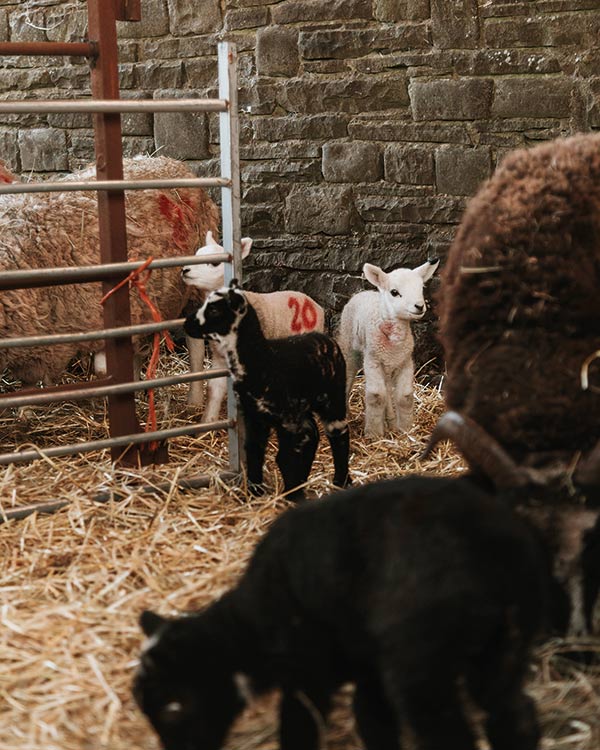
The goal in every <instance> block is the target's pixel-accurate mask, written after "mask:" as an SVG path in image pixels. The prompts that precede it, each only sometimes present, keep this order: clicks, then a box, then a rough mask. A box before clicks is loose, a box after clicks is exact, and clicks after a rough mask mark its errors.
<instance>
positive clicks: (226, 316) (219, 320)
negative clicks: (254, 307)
mask: <svg viewBox="0 0 600 750" xmlns="http://www.w3.org/2000/svg"><path fill="white" fill-rule="evenodd" d="M247 309H248V302H247V301H246V297H245V296H244V293H243V291H242V290H241V289H240V288H239V286H238V284H237V281H236V280H235V279H233V280H232V281H231V283H230V285H229V286H228V287H222V288H221V289H217V290H215V291H214V292H211V293H210V294H209V295H208V297H207V298H206V301H205V302H204V304H203V305H201V306H200V307H199V308H198V309H197V310H196V311H195V312H193V313H191V314H190V315H188V316H187V318H186V320H185V324H184V326H183V327H184V330H185V332H186V333H187V335H188V336H191V337H192V338H196V339H201V338H204V339H209V340H218V339H221V338H223V337H225V336H227V335H228V334H229V333H231V332H232V331H235V330H236V329H237V326H238V324H239V321H240V320H241V318H243V317H244V315H245V314H246V310H247Z"/></svg>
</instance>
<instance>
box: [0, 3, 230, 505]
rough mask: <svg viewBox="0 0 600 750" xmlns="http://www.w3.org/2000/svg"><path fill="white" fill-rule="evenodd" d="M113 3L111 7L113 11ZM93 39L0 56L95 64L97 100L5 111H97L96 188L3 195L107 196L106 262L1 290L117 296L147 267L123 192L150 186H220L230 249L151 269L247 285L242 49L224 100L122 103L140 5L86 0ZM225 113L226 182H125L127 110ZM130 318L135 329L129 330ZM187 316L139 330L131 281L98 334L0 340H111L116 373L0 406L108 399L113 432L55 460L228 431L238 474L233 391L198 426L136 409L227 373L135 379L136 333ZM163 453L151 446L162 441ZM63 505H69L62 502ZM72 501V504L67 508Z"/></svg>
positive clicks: (116, 455) (146, 457) (138, 450)
mask: <svg viewBox="0 0 600 750" xmlns="http://www.w3.org/2000/svg"><path fill="white" fill-rule="evenodd" d="M107 6H108V7H107ZM87 9H88V40H87V41H85V42H77V43H66V42H22V43H21V42H14V43H10V42H7V43H0V55H1V54H5V55H13V56H14V55H52V56H58V55H64V56H71V57H73V56H83V57H85V58H87V59H88V61H89V64H90V75H91V91H92V98H91V99H86V100H64V101H59V100H56V101H55V100H51V101H4V102H0V113H11V114H18V113H38V114H40V113H44V114H49V113H56V112H88V113H93V115H94V132H95V152H96V180H95V181H90V182H74V181H70V182H68V183H65V182H42V183H10V184H2V185H0V194H5V193H30V192H59V191H66V190H94V191H96V192H97V196H98V217H99V230H100V260H101V264H99V265H94V266H86V267H69V268H46V269H35V270H24V271H9V272H6V273H4V272H3V273H2V275H1V277H0V292H2V291H4V290H8V289H22V288H32V287H40V286H53V285H61V284H72V283H83V282H91V281H101V282H102V288H103V292H104V293H106V292H108V291H110V290H112V289H113V288H114V287H115V286H116V285H117V284H119V282H121V281H123V280H124V279H126V278H127V276H128V275H129V274H130V273H131V271H132V270H134V269H136V268H139V267H140V266H141V265H142V262H141V261H140V262H128V260H127V235H126V223H125V202H124V190H126V189H127V190H141V189H149V188H177V187H208V186H217V187H220V188H221V217H222V219H221V220H222V244H223V247H224V248H225V249H230V251H229V252H224V253H220V254H214V255H212V256H204V257H203V258H202V259H200V258H197V257H196V256H186V257H183V256H182V257H179V258H167V259H162V260H161V259H156V260H153V261H152V263H151V264H150V266H149V267H150V268H152V269H161V268H167V267H173V266H183V265H190V264H195V263H210V262H220V261H224V262H225V281H226V282H228V281H229V280H230V279H231V278H232V276H233V275H235V277H236V278H238V279H241V270H242V269H241V252H240V235H241V229H240V181H239V151H238V119H237V80H236V63H237V59H236V50H235V46H234V45H231V44H229V43H226V42H221V43H219V45H218V75H219V98H218V99H157V100H153V99H151V100H122V99H120V98H119V78H118V51H117V33H116V21H117V20H128V21H135V20H138V21H139V20H140V19H141V15H140V0H108V2H107V0H87ZM190 111H194V112H198V111H202V112H218V113H219V126H220V127H219V129H220V150H221V176H220V177H215V178H207V177H203V178H195V179H168V180H138V181H132V180H128V181H126V180H124V179H123V161H122V159H123V153H122V142H121V118H120V113H122V112H190ZM119 322H120V323H121V324H120V325H119ZM123 322H125V323H126V324H125V325H123ZM182 323H183V319H177V320H169V321H164V322H161V323H148V324H144V325H135V326H132V325H131V318H130V307H129V290H128V287H127V285H126V284H125V285H124V286H123V287H122V288H121V289H119V290H118V291H117V292H115V293H114V294H112V295H111V296H110V297H109V298H108V299H107V301H106V304H105V305H104V326H105V328H104V329H102V330H99V331H89V332H85V333H84V332H80V333H72V334H64V335H62V334H61V335H48V336H35V337H22V338H10V339H7V338H4V339H0V347H1V348H8V347H16V346H40V345H44V346H45V345H50V344H53V343H54V344H58V343H66V342H73V341H84V340H97V339H104V340H105V342H106V359H107V373H108V376H107V377H106V378H104V379H101V380H95V381H90V382H88V383H82V384H75V385H66V386H65V385H62V386H54V387H49V388H44V389H43V391H40V390H39V389H26V390H25V389H24V390H21V391H17V392H16V393H11V394H2V395H0V408H4V409H7V408H15V407H21V406H26V405H37V406H39V405H43V404H49V403H52V402H55V401H63V400H64V401H76V400H84V399H89V398H93V397H101V396H102V397H106V398H107V399H108V417H109V435H110V437H109V438H107V439H105V440H96V441H90V442H85V443H77V444H73V445H64V446H56V447H51V448H46V449H44V451H43V455H45V456H48V457H57V456H66V455H73V454H76V453H83V452H86V451H91V450H99V449H104V448H109V449H110V450H111V457H112V460H113V461H115V462H116V463H118V464H123V465H135V466H138V465H143V464H148V463H151V462H152V463H164V462H165V461H166V460H168V458H167V453H166V450H165V446H166V441H167V440H168V439H169V438H171V437H177V436H182V435H194V434H199V433H202V432H209V431H212V430H220V429H227V430H228V443H229V471H228V472H223V473H222V474H221V476H223V477H231V476H233V475H235V474H237V473H238V472H239V469H240V445H239V429H238V419H237V412H236V404H235V399H234V398H233V393H232V390H231V387H230V388H229V395H228V405H227V419H226V420H222V421H218V422H211V423H196V424H190V425H189V426H185V427H180V428H173V429H166V430H157V431H153V432H142V431H141V428H140V425H139V423H138V420H137V416H136V412H135V393H136V392H139V391H147V390H149V389H154V388H160V387H164V386H168V385H172V384H175V383H189V382H191V381H195V380H204V379H207V378H210V377H217V376H223V375H226V374H227V371H226V370H209V371H205V372H200V373H188V374H185V375H179V376H173V377H163V378H155V379H151V380H144V381H134V377H133V373H134V367H133V346H132V335H139V334H151V333H154V332H156V331H162V330H171V329H173V328H176V327H177V326H179V325H181V324H182ZM157 442H158V446H159V447H158V448H155V447H151V445H152V444H155V445H156V444H157ZM38 458H40V453H39V452H38V451H35V450H27V451H19V452H13V453H3V454H0V465H6V464H9V463H17V462H26V461H32V460H35V459H38ZM208 482H209V477H208V476H204V475H202V476H196V477H191V478H187V479H185V480H183V483H184V484H185V486H189V487H200V486H206V485H207V484H208ZM59 504H60V503H59ZM62 504H64V502H63V503H62ZM49 509H54V508H40V507H35V508H33V506H30V509H29V510H27V509H26V508H19V509H15V511H7V512H6V513H5V517H11V516H10V515H9V514H10V513H12V514H13V515H12V517H22V516H24V515H26V514H27V512H33V511H34V510H49Z"/></svg>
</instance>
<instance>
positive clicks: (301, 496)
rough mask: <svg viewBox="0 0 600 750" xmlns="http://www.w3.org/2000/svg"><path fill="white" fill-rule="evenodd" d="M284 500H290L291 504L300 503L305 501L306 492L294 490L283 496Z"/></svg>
mask: <svg viewBox="0 0 600 750" xmlns="http://www.w3.org/2000/svg"><path fill="white" fill-rule="evenodd" d="M284 497H285V499H286V500H291V502H293V503H302V502H304V500H307V499H308V498H307V497H306V492H305V491H304V490H303V489H295V490H292V491H291V492H287V493H286V494H285V495H284Z"/></svg>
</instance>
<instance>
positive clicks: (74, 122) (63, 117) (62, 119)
mask: <svg viewBox="0 0 600 750" xmlns="http://www.w3.org/2000/svg"><path fill="white" fill-rule="evenodd" d="M92 118H93V115H91V114H88V113H87V112H61V113H60V114H50V115H48V125H50V127H51V128H65V129H67V130H73V129H75V128H77V129H80V128H92V127H93V119H92Z"/></svg>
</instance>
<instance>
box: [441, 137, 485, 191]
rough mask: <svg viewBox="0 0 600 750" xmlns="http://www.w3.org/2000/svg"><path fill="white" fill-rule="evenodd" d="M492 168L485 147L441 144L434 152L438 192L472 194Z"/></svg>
mask: <svg viewBox="0 0 600 750" xmlns="http://www.w3.org/2000/svg"><path fill="white" fill-rule="evenodd" d="M491 169H492V162H491V155H490V150H489V148H487V147H477V148H461V147H460V146H441V147H440V148H438V149H437V150H436V152H435V176H436V185H437V189H438V192H439V193H445V194H448V195H473V194H474V193H475V192H476V191H477V188H478V187H479V186H480V185H481V183H482V182H483V181H484V180H486V179H487V178H488V177H489V176H490V174H491Z"/></svg>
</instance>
